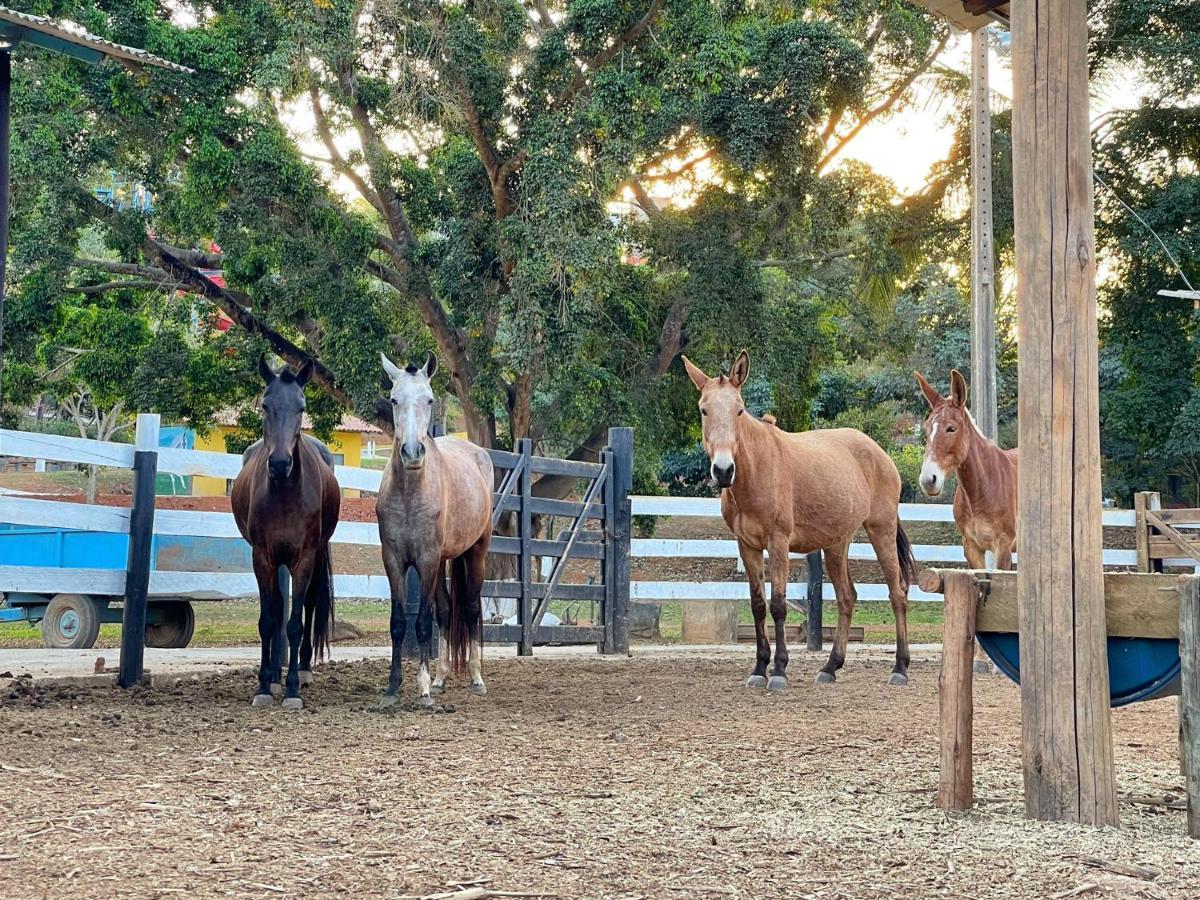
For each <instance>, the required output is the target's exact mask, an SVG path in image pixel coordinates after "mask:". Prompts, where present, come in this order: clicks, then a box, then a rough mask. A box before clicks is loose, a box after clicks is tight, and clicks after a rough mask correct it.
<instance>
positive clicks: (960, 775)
mask: <svg viewBox="0 0 1200 900" xmlns="http://www.w3.org/2000/svg"><path fill="white" fill-rule="evenodd" d="M939 574H940V575H941V581H942V584H941V589H942V593H943V596H944V597H945V604H944V609H945V625H944V626H943V637H942V670H941V672H940V673H939V675H938V710H939V715H938V740H939V742H940V747H941V771H940V775H939V777H938V793H937V805H938V807H939V808H941V809H954V810H964V809H970V808H971V804H972V803H973V802H974V799H975V796H974V767H973V760H972V752H973V741H974V733H973V728H974V717H975V710H974V679H975V674H974V673H975V669H974V655H975V607H976V603H977V602H978V601H979V586H978V584H977V583H976V581H975V575H974V574H973V573H972V572H969V571H963V572H941V573H939Z"/></svg>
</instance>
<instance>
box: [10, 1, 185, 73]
mask: <svg viewBox="0 0 1200 900" xmlns="http://www.w3.org/2000/svg"><path fill="white" fill-rule="evenodd" d="M0 40H7V41H10V42H12V43H13V44H18V43H28V44H33V45H35V46H39V47H44V48H46V49H48V50H53V51H56V52H58V53H66V54H67V55H68V56H74V57H76V58H78V59H83V60H85V61H87V62H99V61H100V59H101V58H105V57H106V58H108V59H112V60H115V61H116V62H118V63H120V64H122V65H124V66H129V65H130V64H133V65H143V66H158V67H159V68H160V69H169V70H171V71H172V72H182V73H183V74H185V75H194V74H196V73H195V70H194V69H189V68H188V67H187V66H181V65H179V64H178V63H173V62H171V61H170V60H166V59H163V58H162V57H159V56H155V55H154V54H152V53H147V52H146V51H145V50H139V49H138V48H137V47H126V46H124V45H123V44H114V43H113V42H112V41H106V40H105V39H104V38H101V37H96V35H94V34H89V33H88V32H87V31H85V30H84V29H83V28H82V27H81V26H79V25H76V24H75V23H74V22H56V21H54V20H53V19H48V18H46V17H45V16H33V15H30V14H29V13H23V12H17V11H16V10H12V9H9V8H8V7H7V6H0Z"/></svg>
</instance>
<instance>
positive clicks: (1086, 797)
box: [1012, 0, 1119, 826]
mask: <svg viewBox="0 0 1200 900" xmlns="http://www.w3.org/2000/svg"><path fill="white" fill-rule="evenodd" d="M1087 38H1088V31H1087V0H1059V2H1057V3H1029V2H1026V3H1014V4H1013V5H1012V51H1013V52H1012V72H1013V104H1012V106H1013V128H1012V135H1013V154H1012V155H1013V198H1014V203H1013V224H1014V227H1015V234H1016V239H1015V241H1014V247H1015V251H1016V270H1017V278H1016V284H1017V337H1018V341H1019V346H1020V365H1019V367H1018V369H1019V371H1018V385H1019V391H1018V397H1019V399H1018V415H1017V421H1018V428H1019V431H1020V440H1019V441H1018V443H1019V444H1020V446H1021V478H1020V484H1019V485H1018V490H1017V495H1018V496H1017V507H1018V521H1019V523H1020V526H1019V527H1018V529H1017V540H1018V544H1019V546H1018V548H1017V549H1018V552H1019V554H1020V558H1021V562H1020V565H1018V566H1017V585H1018V592H1019V596H1020V635H1021V637H1020V640H1021V727H1022V733H1023V744H1024V769H1025V812H1026V814H1027V815H1028V816H1029V817H1031V818H1034V819H1048V820H1052V821H1065V822H1078V823H1081V824H1085V825H1093V826H1103V825H1116V824H1117V822H1118V819H1119V816H1118V812H1117V791H1116V779H1115V777H1114V774H1113V748H1112V717H1111V713H1110V711H1109V688H1108V685H1109V681H1108V653H1107V636H1106V629H1105V607H1104V563H1103V556H1102V553H1103V551H1102V545H1103V534H1102V531H1101V518H1100V508H1101V496H1102V495H1101V489H1100V413H1099V403H1100V400H1099V386H1098V379H1099V374H1098V369H1097V365H1096V353H1097V350H1096V347H1097V344H1098V340H1097V326H1096V240H1095V233H1094V227H1093V201H1092V191H1093V185H1092V145H1091V141H1092V136H1091V130H1090V127H1089V124H1088V55H1087Z"/></svg>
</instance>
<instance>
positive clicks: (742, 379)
mask: <svg viewBox="0 0 1200 900" xmlns="http://www.w3.org/2000/svg"><path fill="white" fill-rule="evenodd" d="M749 377H750V354H749V353H747V352H746V351H745V350H743V351H742V352H741V353H739V354H738V357H737V359H735V360H734V361H733V368H732V369H731V370H730V371H729V380H730V381H732V382H733V386H734V387H735V388H740V387H741V386H742V385H743V384H745V383H746V379H747V378H749Z"/></svg>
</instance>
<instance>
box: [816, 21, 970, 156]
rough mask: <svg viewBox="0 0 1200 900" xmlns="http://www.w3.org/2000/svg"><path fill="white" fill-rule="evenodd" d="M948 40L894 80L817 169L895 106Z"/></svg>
mask: <svg viewBox="0 0 1200 900" xmlns="http://www.w3.org/2000/svg"><path fill="white" fill-rule="evenodd" d="M949 40H950V35H949V34H946V35H945V36H944V37H943V38H942V39H941V40H940V41H938V44H937V46H936V47H934V48H933V50H932V51H931V52H930V54H929V55H928V56H927V57H925V59H924V60H922V61H921V64H920V65H918V66H917V67H916V68H915V69H913V70H912V71H911V72H909V73H908V74H907V75H906V76H904V77H903V78H901V79H900V80H899V81H898V82H896V84H895V85H894V86H893V87H892V89H891V91H889V92H888V95H887V97H885V98H884V99H883V101H882V102H880V103H879V104H878V105H877V106H874V107H872V108H871V109H869V110H867V112H866V113H864V114H863V117H862V118H861V119H859V120H858V121H857V122H856V123H855V125H854V127H853V128H851V129H850V130H849V131H848V132H846V134H845V135H843V136H842V137H840V138H838V141H837V143H836V144H834V145H833V147H832V148H831V149H830V150H828V151H826V153H825V155H824V156H822V157H821V161H820V162H818V163H817V171H818V172H821V171H823V170H824V169H825V167H826V166H827V165H829V163H830V162H831V161H833V160H834V159H835V158H836V157H837V155H838V154H839V153H841V152H842V150H844V149H845V148H846V145H847V144H849V143H850V142H851V141H852V140H854V139H855V138H856V137H858V134H859V132H861V131H862V130H863V129H864V128H866V127H867V125H869V124H870V123H871V122H873V121H874V120H875V119H877V118H878V117H879V116H881V115H883V114H884V113H886V112H888V111H889V110H890V109H891V108H892V107H893V106H895V105H896V101H898V100H899V99H900V98H901V97H902V96H903V95H904V92H905V91H907V90H908V89H909V87H910V86H911V85H912V83H913V82H914V81H916V80H917V79H918V78H919V77H920V76H921V75H923V74H925V72H927V71H928V70H929V67H930V66H931V65H933V61H934V60H935V59H937V57H938V55H939V54H941V52H942V50H944V49H945V47H946V42H947V41H949Z"/></svg>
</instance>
